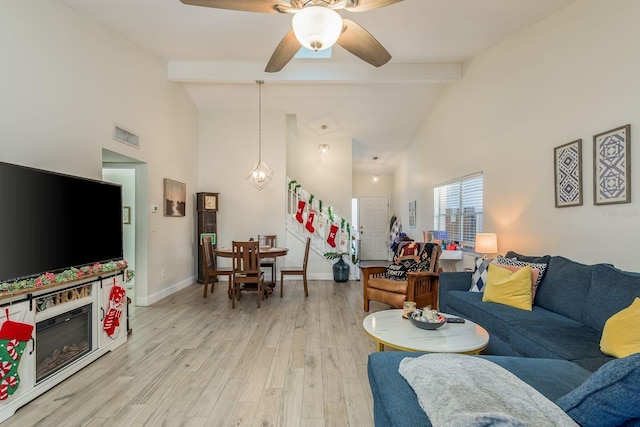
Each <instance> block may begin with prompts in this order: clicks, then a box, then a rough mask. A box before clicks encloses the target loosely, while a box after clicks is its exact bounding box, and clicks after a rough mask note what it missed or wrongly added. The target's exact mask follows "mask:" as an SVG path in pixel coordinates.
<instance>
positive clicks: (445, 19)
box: [60, 0, 575, 173]
mask: <svg viewBox="0 0 640 427" xmlns="http://www.w3.org/2000/svg"><path fill="white" fill-rule="evenodd" d="M60 1H61V2H62V3H64V4H66V5H67V6H68V7H70V8H72V9H74V10H76V11H77V12H78V13H80V14H83V15H85V16H87V17H89V18H90V19H92V20H94V21H96V22H98V23H100V24H102V25H104V26H105V27H107V28H109V29H110V30H111V31H113V32H115V33H117V34H119V35H121V36H122V37H125V38H127V39H129V40H131V41H132V42H133V43H135V44H137V45H139V46H141V47H142V48H143V49H145V50H147V51H149V52H150V53H152V54H154V55H157V56H159V57H161V58H163V59H165V60H166V61H167V62H168V64H169V67H168V68H169V75H168V78H170V79H172V80H174V81H178V82H184V83H185V84H186V85H187V88H188V91H189V94H190V95H191V97H192V99H193V101H194V103H195V104H196V106H197V107H198V108H200V109H207V108H209V107H210V106H211V104H212V103H215V102H217V100H219V99H220V98H221V95H224V94H225V93H227V92H229V91H231V90H232V88H233V87H237V85H238V84H243V85H244V84H246V85H253V86H255V80H258V79H260V80H264V81H265V86H266V85H269V92H268V93H269V103H270V104H272V105H275V106H277V107H278V108H281V109H282V110H284V111H287V112H290V113H294V114H296V116H297V118H298V125H299V127H300V132H301V134H302V135H303V136H304V135H305V134H309V135H317V134H318V133H320V129H319V128H320V125H321V124H322V123H325V122H328V123H330V124H331V126H332V127H334V128H337V129H338V130H339V131H341V132H344V133H346V134H348V135H351V136H352V138H353V141H354V146H353V170H354V173H358V172H362V173H368V172H369V171H370V166H368V165H370V164H371V162H372V160H371V159H372V157H373V156H378V157H379V158H380V160H378V165H379V167H380V169H381V170H383V172H384V171H385V170H384V169H383V167H385V166H386V168H387V169H386V171H387V172H388V171H389V170H390V169H391V168H393V165H394V153H395V152H397V151H398V150H402V149H403V148H404V147H406V145H407V144H408V143H410V142H411V141H412V139H413V138H414V136H415V135H416V133H417V131H418V129H419V128H420V126H421V124H422V123H423V121H424V118H425V116H426V115H427V114H428V112H429V110H430V108H431V107H432V106H433V105H434V103H435V102H436V100H437V97H438V96H439V94H440V93H441V91H442V89H443V88H444V87H445V85H446V84H447V83H448V82H451V81H456V80H458V79H460V78H463V72H462V69H463V67H462V63H463V62H464V61H467V60H469V59H470V58H472V57H473V56H475V55H477V54H479V53H481V52H482V51H484V50H486V49H487V48H489V47H491V46H493V45H495V44H496V43H498V42H500V41H501V40H503V39H505V38H507V37H509V36H510V35H511V34H514V33H516V32H518V31H521V30H523V29H524V28H526V27H528V26H530V25H532V24H534V23H535V22H538V21H540V20H542V19H544V18H545V17H546V16H549V15H551V14H553V13H555V12H557V11H558V10H560V9H561V8H563V7H565V6H566V5H568V4H570V3H572V2H573V1H575V0H404V1H401V2H400V3H396V4H393V5H390V6H386V7H383V8H380V9H376V10H372V11H369V12H360V13H349V12H345V11H342V12H341V14H342V16H343V17H345V18H349V19H352V20H354V21H356V22H357V23H359V24H360V25H362V26H363V27H364V28H366V29H367V30H368V31H369V32H370V33H371V34H372V35H373V36H374V37H375V38H376V39H377V40H378V41H379V42H380V43H382V45H383V46H384V47H385V48H386V49H387V50H388V51H389V53H391V55H392V59H391V61H390V62H389V63H388V64H386V65H383V66H382V67H380V68H377V69H376V68H374V67H373V66H371V65H368V64H366V63H364V62H362V61H361V60H360V59H358V58H356V57H355V56H353V55H351V54H350V53H348V52H346V51H345V50H344V49H342V48H341V47H339V46H334V48H333V55H332V58H330V59H294V60H292V61H291V62H290V63H289V64H288V65H287V66H285V67H284V69H283V70H282V71H281V72H279V73H264V71H263V70H264V67H265V65H266V64H267V62H268V60H269V58H270V57H271V54H272V52H273V50H274V49H275V47H276V46H277V45H278V43H279V42H280V40H281V39H282V37H283V36H284V34H285V33H287V31H289V29H290V25H291V15H280V14H262V13H253V12H239V11H231V10H221V9H211V8H204V7H195V6H187V5H184V4H183V3H181V2H180V1H179V0H108V1H105V0H60ZM253 89H254V90H255V88H253ZM227 99H228V98H227ZM335 130H336V129H334V131H335Z"/></svg>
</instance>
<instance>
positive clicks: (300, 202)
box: [295, 200, 307, 224]
mask: <svg viewBox="0 0 640 427" xmlns="http://www.w3.org/2000/svg"><path fill="white" fill-rule="evenodd" d="M306 204H307V202H305V201H304V200H298V210H297V211H296V215H295V217H296V219H297V220H298V222H299V223H300V224H302V223H303V222H304V218H302V212H303V211H304V205H306Z"/></svg>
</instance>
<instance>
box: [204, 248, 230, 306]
mask: <svg viewBox="0 0 640 427" xmlns="http://www.w3.org/2000/svg"><path fill="white" fill-rule="evenodd" d="M202 251H203V252H204V291H203V293H202V298H206V297H207V284H208V283H209V281H211V289H210V291H209V292H211V293H212V294H213V286H214V284H215V282H216V279H217V278H218V276H227V277H228V279H229V289H231V288H232V287H233V270H232V269H231V268H228V267H218V264H217V260H216V251H215V249H214V248H213V243H211V236H205V237H204V239H203V240H202Z"/></svg>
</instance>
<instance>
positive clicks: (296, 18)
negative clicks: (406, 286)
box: [180, 0, 402, 73]
mask: <svg viewBox="0 0 640 427" xmlns="http://www.w3.org/2000/svg"><path fill="white" fill-rule="evenodd" d="M180 1H181V2H182V3H184V4H187V5H192V6H203V7H212V8H216V9H229V10H240V11H246V12H261V13H290V14H293V19H292V29H291V30H289V32H288V33H287V34H286V35H285V36H284V38H283V39H282V40H281V41H280V43H279V44H278V47H276V50H275V51H274V52H273V54H272V55H271V59H269V63H268V64H267V67H266V68H265V71H266V72H268V73H275V72H278V71H280V70H282V68H283V67H284V66H285V65H287V63H288V62H289V61H290V60H291V59H292V58H293V56H294V55H295V54H296V52H298V50H300V48H301V47H302V46H304V47H306V48H307V49H312V50H316V51H318V50H323V49H328V48H330V47H331V46H333V45H334V44H335V43H338V44H339V45H340V46H342V47H343V48H345V49H346V50H348V51H349V52H351V53H352V54H354V55H355V56H357V57H358V58H360V59H362V60H363V61H366V62H368V63H369V64H371V65H373V66H375V67H380V66H381V65H384V64H386V63H387V62H389V60H390V59H391V55H390V54H389V52H387V50H386V49H385V48H384V47H383V46H382V45H381V44H380V42H378V40H376V39H375V38H374V37H373V36H372V35H371V34H369V32H368V31H367V30H365V29H364V28H363V27H362V26H360V25H358V24H357V23H355V22H354V21H351V20H350V19H344V18H342V17H341V16H340V15H339V14H338V12H336V11H337V10H341V9H344V10H346V11H349V12H366V11H369V10H373V9H377V8H380V7H383V6H388V5H390V4H394V3H398V2H401V1H402V0H288V1H287V0H180Z"/></svg>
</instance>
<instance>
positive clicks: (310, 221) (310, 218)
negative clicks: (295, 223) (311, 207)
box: [304, 211, 316, 233]
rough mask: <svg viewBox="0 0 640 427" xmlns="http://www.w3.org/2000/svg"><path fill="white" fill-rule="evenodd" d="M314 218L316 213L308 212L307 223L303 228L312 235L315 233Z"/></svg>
mask: <svg viewBox="0 0 640 427" xmlns="http://www.w3.org/2000/svg"><path fill="white" fill-rule="evenodd" d="M315 217H316V213H315V212H313V211H309V215H307V223H306V224H305V226H304V228H306V229H307V231H309V233H313V232H314V231H316V229H315V228H314V227H313V220H314V218H315Z"/></svg>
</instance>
